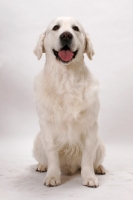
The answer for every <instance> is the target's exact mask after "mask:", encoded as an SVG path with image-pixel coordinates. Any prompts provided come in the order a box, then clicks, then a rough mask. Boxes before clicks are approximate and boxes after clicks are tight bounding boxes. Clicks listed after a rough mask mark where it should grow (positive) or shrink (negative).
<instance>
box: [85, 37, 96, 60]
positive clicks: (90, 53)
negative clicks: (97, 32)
mask: <svg viewBox="0 0 133 200" xmlns="http://www.w3.org/2000/svg"><path fill="white" fill-rule="evenodd" d="M85 53H87V56H88V58H89V59H90V60H92V56H93V55H94V54H95V53H94V50H93V45H92V43H91V40H90V36H89V35H88V34H86V36H85Z"/></svg>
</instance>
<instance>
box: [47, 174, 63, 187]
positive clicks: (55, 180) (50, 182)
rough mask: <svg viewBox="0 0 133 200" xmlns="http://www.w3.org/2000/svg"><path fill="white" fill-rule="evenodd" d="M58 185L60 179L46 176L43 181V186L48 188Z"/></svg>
mask: <svg viewBox="0 0 133 200" xmlns="http://www.w3.org/2000/svg"><path fill="white" fill-rule="evenodd" d="M60 184H61V181H60V177H56V176H51V177H50V176H46V178H45V180H44V185H46V186H48V187H54V186H58V185H60Z"/></svg>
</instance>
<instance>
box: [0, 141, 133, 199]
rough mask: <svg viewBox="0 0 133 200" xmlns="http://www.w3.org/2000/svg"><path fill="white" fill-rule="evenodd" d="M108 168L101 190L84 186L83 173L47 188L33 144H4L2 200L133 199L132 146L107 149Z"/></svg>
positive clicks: (0, 159)
mask: <svg viewBox="0 0 133 200" xmlns="http://www.w3.org/2000/svg"><path fill="white" fill-rule="evenodd" d="M106 149H107V153H106V158H105V161H104V166H105V167H106V169H107V174H106V175H102V176H100V175H98V178H99V187H98V188H96V189H93V188H88V187H85V186H82V182H81V176H80V172H79V173H77V174H75V175H72V176H64V175H63V176H62V185H60V186H58V187H51V188H49V187H46V186H44V185H43V180H44V177H45V175H46V173H39V172H36V171H35V168H36V164H37V163H36V161H35V160H34V158H33V156H32V140H23V141H20V140H19V141H18V140H16V141H15V140H10V141H8V140H5V139H3V140H1V141H0V199H1V200H20V199H25V200H29V199H30V200H31V199H32V200H34V199H35V200H36V199H38V200H41V199H47V200H50V199H58V200H59V199H67V200H68V199H82V200H84V199H86V200H87V199H93V200H95V199H98V200H103V199H107V200H115V199H117V200H119V199H121V200H132V199H133V147H132V146H131V145H122V144H121V145H117V144H116V145H111V144H110V145H106Z"/></svg>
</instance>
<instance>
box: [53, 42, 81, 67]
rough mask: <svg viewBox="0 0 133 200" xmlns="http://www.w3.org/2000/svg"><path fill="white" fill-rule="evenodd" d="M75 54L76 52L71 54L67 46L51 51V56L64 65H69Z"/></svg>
mask: <svg viewBox="0 0 133 200" xmlns="http://www.w3.org/2000/svg"><path fill="white" fill-rule="evenodd" d="M77 53H78V50H76V51H74V52H73V51H71V49H70V48H69V47H68V46H64V47H63V48H62V49H61V50H59V51H56V50H55V49H53V54H54V55H55V57H56V59H57V60H58V61H60V62H63V63H64V64H69V63H70V62H71V61H72V60H73V59H75V57H76V55H77Z"/></svg>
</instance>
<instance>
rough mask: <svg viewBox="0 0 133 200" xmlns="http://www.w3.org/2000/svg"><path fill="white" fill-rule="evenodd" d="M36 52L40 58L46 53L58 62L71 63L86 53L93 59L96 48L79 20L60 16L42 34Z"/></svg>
mask: <svg viewBox="0 0 133 200" xmlns="http://www.w3.org/2000/svg"><path fill="white" fill-rule="evenodd" d="M34 53H35V55H36V56H37V58H38V59H40V58H41V56H42V53H46V54H47V56H48V57H49V56H50V57H51V55H52V56H53V57H54V59H56V60H57V61H58V62H62V63H64V64H69V63H70V62H74V61H75V60H77V59H81V56H82V57H83V54H84V53H87V55H88V57H89V59H90V60H92V56H93V55H94V50H93V46H92V43H91V41H90V37H89V35H88V34H86V33H85V31H84V29H83V27H82V25H81V24H80V23H79V22H78V21H76V20H75V19H74V18H71V17H59V18H57V19H55V20H53V21H52V22H51V23H50V24H49V26H48V28H47V30H46V31H45V33H43V34H41V35H40V37H39V40H38V43H37V46H36V48H35V50H34Z"/></svg>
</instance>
